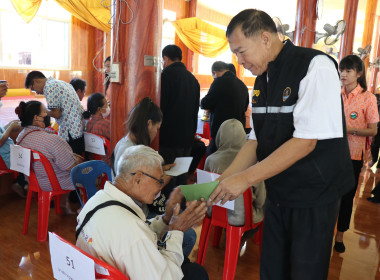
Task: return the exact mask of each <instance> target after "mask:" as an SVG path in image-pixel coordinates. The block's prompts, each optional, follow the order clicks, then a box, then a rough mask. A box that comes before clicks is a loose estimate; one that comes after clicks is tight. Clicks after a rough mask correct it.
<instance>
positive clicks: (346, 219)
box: [337, 160, 363, 232]
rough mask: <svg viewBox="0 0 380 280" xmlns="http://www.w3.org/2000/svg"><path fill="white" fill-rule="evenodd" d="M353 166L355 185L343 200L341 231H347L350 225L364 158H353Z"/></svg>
mask: <svg viewBox="0 0 380 280" xmlns="http://www.w3.org/2000/svg"><path fill="white" fill-rule="evenodd" d="M352 166H353V167H354V177H355V186H354V188H353V189H352V190H351V191H349V192H348V193H346V194H345V195H344V196H343V197H342V200H341V204H340V209H339V217H338V224H337V230H338V231H341V232H345V231H347V230H348V229H349V227H350V221H351V215H352V205H353V203H354V197H355V194H356V190H357V188H358V183H359V176H360V171H361V170H362V167H363V160H352Z"/></svg>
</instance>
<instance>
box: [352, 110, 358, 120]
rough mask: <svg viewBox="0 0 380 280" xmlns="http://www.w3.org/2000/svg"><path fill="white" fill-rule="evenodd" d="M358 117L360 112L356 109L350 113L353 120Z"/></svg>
mask: <svg viewBox="0 0 380 280" xmlns="http://www.w3.org/2000/svg"><path fill="white" fill-rule="evenodd" d="M357 117H358V113H356V112H355V111H353V112H351V113H350V118H351V119H352V120H354V119H356V118H357Z"/></svg>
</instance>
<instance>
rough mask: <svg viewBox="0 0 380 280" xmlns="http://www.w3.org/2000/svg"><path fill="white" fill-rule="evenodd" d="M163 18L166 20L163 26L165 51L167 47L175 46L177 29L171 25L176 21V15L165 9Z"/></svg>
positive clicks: (162, 45) (162, 46) (162, 44)
mask: <svg viewBox="0 0 380 280" xmlns="http://www.w3.org/2000/svg"><path fill="white" fill-rule="evenodd" d="M162 18H163V20H164V24H163V26H162V43H161V49H163V48H164V47H166V46H167V45H173V44H174V42H175V28H174V26H173V25H172V24H171V23H170V21H175V20H176V13H175V12H172V11H169V10H165V9H164V10H163V12H162Z"/></svg>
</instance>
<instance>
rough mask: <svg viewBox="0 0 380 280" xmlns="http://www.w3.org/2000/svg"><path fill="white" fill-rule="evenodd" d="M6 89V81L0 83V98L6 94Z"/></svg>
mask: <svg viewBox="0 0 380 280" xmlns="http://www.w3.org/2000/svg"><path fill="white" fill-rule="evenodd" d="M7 90H8V83H7V82H5V83H2V84H0V98H2V97H4V96H5V95H6V94H7Z"/></svg>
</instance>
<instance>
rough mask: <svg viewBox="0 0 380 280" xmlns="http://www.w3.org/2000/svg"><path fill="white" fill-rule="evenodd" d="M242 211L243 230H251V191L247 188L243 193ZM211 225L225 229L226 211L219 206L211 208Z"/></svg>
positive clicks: (226, 221) (226, 222)
mask: <svg viewBox="0 0 380 280" xmlns="http://www.w3.org/2000/svg"><path fill="white" fill-rule="evenodd" d="M243 197H244V211H245V223H244V226H242V227H244V228H248V229H250V228H252V226H253V213H252V207H253V206H252V189H251V188H248V189H247V190H246V191H245V192H244V193H243ZM212 224H214V225H217V226H221V227H224V228H227V224H228V217H227V209H226V208H223V207H220V206H213V207H212Z"/></svg>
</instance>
